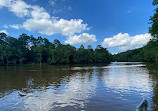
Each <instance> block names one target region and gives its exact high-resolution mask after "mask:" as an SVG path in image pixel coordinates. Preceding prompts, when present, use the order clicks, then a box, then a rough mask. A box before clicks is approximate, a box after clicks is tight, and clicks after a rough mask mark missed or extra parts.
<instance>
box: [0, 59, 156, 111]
mask: <svg viewBox="0 0 158 111" xmlns="http://www.w3.org/2000/svg"><path fill="white" fill-rule="evenodd" d="M142 99H147V100H148V102H149V110H154V111H157V110H158V65H155V64H144V63H136V62H135V63H133V62H131V63H130V62H128V63H115V62H114V63H111V64H110V65H105V64H100V65H96V64H91V65H54V66H50V65H42V66H41V67H40V66H39V65H26V66H9V67H0V109H1V110H2V111H7V110H20V111H21V110H30V111H36V110H38V111H43V110H53V111H74V110H86V111H96V110H97V111H107V110H109V109H110V111H123V110H124V111H127V110H128V111H133V110H134V109H135V107H136V106H137V105H138V104H139V103H140V102H141V100H142Z"/></svg>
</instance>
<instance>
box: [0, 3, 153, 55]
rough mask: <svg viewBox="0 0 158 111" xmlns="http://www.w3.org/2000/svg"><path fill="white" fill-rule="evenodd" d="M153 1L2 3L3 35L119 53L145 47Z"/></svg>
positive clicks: (0, 24)
mask: <svg viewBox="0 0 158 111" xmlns="http://www.w3.org/2000/svg"><path fill="white" fill-rule="evenodd" d="M154 9H155V7H154V6H152V0H0V15H1V17H0V32H5V33H6V34H7V35H8V36H13V37H16V38H18V37H19V35H21V34H22V33H26V34H27V35H33V36H34V37H36V38H37V37H39V36H41V37H43V38H47V39H48V40H50V42H53V40H54V39H58V40H60V42H61V43H62V44H70V45H72V46H75V47H77V48H78V47H79V46H80V45H81V44H83V45H84V46H85V48H86V47H87V45H91V46H92V47H93V48H94V49H95V48H96V46H97V45H102V47H104V48H107V49H108V50H109V52H110V53H112V54H115V53H119V52H123V51H126V50H131V49H135V48H140V47H142V46H144V45H145V44H146V43H147V42H148V41H149V40H150V39H151V38H152V37H151V35H150V34H149V33H148V28H149V27H150V26H151V24H149V22H150V20H149V19H150V16H152V15H153V14H154Z"/></svg>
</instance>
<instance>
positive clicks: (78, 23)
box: [0, 0, 89, 36]
mask: <svg viewBox="0 0 158 111" xmlns="http://www.w3.org/2000/svg"><path fill="white" fill-rule="evenodd" d="M0 7H7V8H8V9H9V10H10V11H12V12H13V13H14V14H15V15H16V16H18V17H27V20H26V21H25V22H24V23H23V24H22V25H21V27H18V26H15V25H11V27H12V28H16V29H18V28H25V29H26V30H29V31H37V32H39V33H41V34H46V35H53V34H57V33H60V34H62V35H69V36H70V35H74V34H75V33H81V32H82V31H85V30H89V28H88V25H87V24H84V23H83V20H81V19H71V20H65V19H54V18H55V17H51V16H50V14H49V13H47V12H46V11H45V9H44V8H43V7H40V6H37V5H36V6H35V5H28V4H27V3H25V2H24V1H22V0H5V1H4V0H0Z"/></svg>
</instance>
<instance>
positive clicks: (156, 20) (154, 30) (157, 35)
mask: <svg viewBox="0 0 158 111" xmlns="http://www.w3.org/2000/svg"><path fill="white" fill-rule="evenodd" d="M153 5H154V6H155V5H158V0H153ZM155 11H156V12H155V14H154V15H153V16H152V17H151V18H150V21H151V22H150V23H151V24H152V26H151V27H149V33H151V35H152V36H153V37H154V39H155V40H156V41H157V40H158V8H156V10H155Z"/></svg>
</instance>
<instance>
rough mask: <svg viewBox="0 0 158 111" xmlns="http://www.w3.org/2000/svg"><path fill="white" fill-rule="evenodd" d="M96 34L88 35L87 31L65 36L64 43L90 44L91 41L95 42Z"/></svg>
mask: <svg viewBox="0 0 158 111" xmlns="http://www.w3.org/2000/svg"><path fill="white" fill-rule="evenodd" d="M96 41H97V40H96V36H95V35H93V34H92V35H90V34H88V33H83V34H80V35H73V36H70V37H68V38H67V40H66V41H65V43H67V44H71V45H72V44H90V43H93V42H96Z"/></svg>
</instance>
